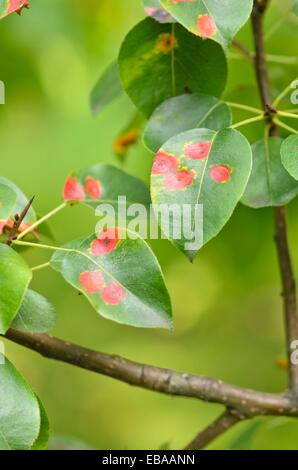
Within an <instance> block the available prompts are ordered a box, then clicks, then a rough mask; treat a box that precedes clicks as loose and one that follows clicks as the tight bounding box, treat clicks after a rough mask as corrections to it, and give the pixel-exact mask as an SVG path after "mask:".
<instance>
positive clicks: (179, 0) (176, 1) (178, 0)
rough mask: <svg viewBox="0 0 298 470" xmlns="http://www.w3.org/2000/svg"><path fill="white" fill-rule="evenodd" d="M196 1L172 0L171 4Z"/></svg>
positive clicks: (194, 0) (195, 0)
mask: <svg viewBox="0 0 298 470" xmlns="http://www.w3.org/2000/svg"><path fill="white" fill-rule="evenodd" d="M197 1H198V0H172V3H173V4H174V5H175V4H177V3H195V2H197Z"/></svg>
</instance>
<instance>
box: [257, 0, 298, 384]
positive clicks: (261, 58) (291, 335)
mask: <svg viewBox="0 0 298 470" xmlns="http://www.w3.org/2000/svg"><path fill="white" fill-rule="evenodd" d="M264 2H265V3H264V5H262V6H261V7H260V0H259V1H258V0H255V2H254V8H253V14H252V26H253V33H254V42H255V48H256V61H255V66H256V76H257V80H258V84H259V90H260V95H261V99H262V103H263V107H264V110H269V111H270V109H271V108H272V106H271V102H272V99H271V87H270V83H269V77H268V70H267V65H266V61H265V51H264V39H263V14H264V12H265V10H266V5H267V4H268V2H267V3H266V0H264ZM288 90H289V87H287V88H286V89H285V90H284V91H283V92H282V93H281V94H280V95H279V97H278V98H277V99H276V100H275V101H274V103H273V105H274V106H275V105H276V104H278V103H279V101H280V99H282V97H283V96H285V94H286V93H287V92H288ZM267 121H268V125H269V136H275V135H277V133H278V129H277V127H276V123H277V124H278V125H280V126H281V125H282V124H283V123H281V121H279V120H278V119H276V118H275V117H274V114H273V113H270V112H269V113H268V115H267ZM283 126H286V125H285V124H283ZM274 220H275V241H276V248H277V254H278V261H279V269H280V273H281V280H282V286H283V294H282V295H283V306H284V318H285V328H286V342H287V350H288V359H289V387H290V389H291V390H292V391H293V392H295V393H297V392H298V366H297V365H294V364H293V363H292V361H291V353H292V350H291V343H292V341H293V340H294V339H295V340H297V339H298V320H297V295H296V286H295V279H294V274H293V268H292V261H291V257H290V251H289V246H288V237H287V222H286V208H284V207H277V208H274Z"/></svg>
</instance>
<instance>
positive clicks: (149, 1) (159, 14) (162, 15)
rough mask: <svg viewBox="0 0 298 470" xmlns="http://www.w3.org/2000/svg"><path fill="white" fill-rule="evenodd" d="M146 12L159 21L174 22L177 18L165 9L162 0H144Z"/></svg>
mask: <svg viewBox="0 0 298 470" xmlns="http://www.w3.org/2000/svg"><path fill="white" fill-rule="evenodd" d="M143 3H144V9H145V13H146V15H148V16H151V18H153V19H154V20H155V21H158V22H159V23H173V22H175V21H176V20H175V19H174V18H173V17H172V16H171V15H170V14H169V12H167V10H165V9H164V8H163V7H162V5H161V3H160V0H143Z"/></svg>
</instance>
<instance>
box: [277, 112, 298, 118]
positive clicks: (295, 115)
mask: <svg viewBox="0 0 298 470" xmlns="http://www.w3.org/2000/svg"><path fill="white" fill-rule="evenodd" d="M277 114H278V115H279V116H284V117H289V118H291V119H298V115H297V114H292V113H288V112H287V111H278V113H277Z"/></svg>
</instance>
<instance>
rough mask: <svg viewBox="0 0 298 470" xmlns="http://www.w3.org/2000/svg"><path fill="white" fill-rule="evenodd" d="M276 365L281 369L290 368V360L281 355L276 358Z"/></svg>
mask: <svg viewBox="0 0 298 470" xmlns="http://www.w3.org/2000/svg"><path fill="white" fill-rule="evenodd" d="M275 365H276V367H277V368H278V369H280V370H288V368H289V361H288V359H287V358H285V357H279V358H278V359H276V361H275Z"/></svg>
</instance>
